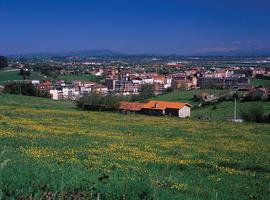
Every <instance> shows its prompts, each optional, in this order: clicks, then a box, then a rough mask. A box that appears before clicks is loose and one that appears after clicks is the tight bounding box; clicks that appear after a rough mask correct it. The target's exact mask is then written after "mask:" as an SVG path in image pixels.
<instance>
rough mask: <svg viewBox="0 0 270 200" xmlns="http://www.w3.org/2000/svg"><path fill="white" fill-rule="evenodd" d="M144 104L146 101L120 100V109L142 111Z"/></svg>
mask: <svg viewBox="0 0 270 200" xmlns="http://www.w3.org/2000/svg"><path fill="white" fill-rule="evenodd" d="M143 105H144V103H138V102H127V101H122V102H120V105H119V109H121V110H130V111H140V110H141V109H142V107H143Z"/></svg>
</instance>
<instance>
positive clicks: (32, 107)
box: [0, 94, 270, 200]
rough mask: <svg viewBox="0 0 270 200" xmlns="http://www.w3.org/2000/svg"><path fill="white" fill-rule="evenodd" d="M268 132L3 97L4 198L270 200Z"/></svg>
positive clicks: (0, 166)
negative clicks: (80, 108)
mask: <svg viewBox="0 0 270 200" xmlns="http://www.w3.org/2000/svg"><path fill="white" fill-rule="evenodd" d="M269 130H270V124H253V123H246V124H232V123H227V122H220V121H217V122H210V121H196V120H181V119H176V118H166V117H148V116H143V115H121V114H118V113H102V112H85V111H78V110H76V109H75V108H74V105H73V104H72V103H70V102H54V101H51V100H47V99H40V98H32V97H21V96H15V95H6V94H0V148H1V150H0V151H1V154H0V199H5V198H10V199H14V198H15V199H29V198H35V199H40V198H44V199H46V198H50V197H52V198H57V199H59V198H60V199H61V198H62V199H64V198H66V197H70V198H71V199H72V198H77V199H97V198H99V199H162V200H163V199H205V200H208V199H269V198H270V181H269V180H270V131H269Z"/></svg>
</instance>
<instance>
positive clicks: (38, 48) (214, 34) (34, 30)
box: [0, 0, 270, 54]
mask: <svg viewBox="0 0 270 200" xmlns="http://www.w3.org/2000/svg"><path fill="white" fill-rule="evenodd" d="M269 10H270V1H269V0H0V25H1V26H0V27H1V28H0V54H16V53H32V52H58V51H71V50H89V49H111V50H114V51H118V52H124V53H162V54H163V53H164V54H169V53H175V54H196V53H200V52H211V51H220V52H225V51H230V50H239V49H250V48H253V49H254V48H255V49H260V48H269V47H270V37H269V36H270V12H269Z"/></svg>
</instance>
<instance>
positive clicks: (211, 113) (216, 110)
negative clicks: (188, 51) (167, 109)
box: [153, 89, 270, 120]
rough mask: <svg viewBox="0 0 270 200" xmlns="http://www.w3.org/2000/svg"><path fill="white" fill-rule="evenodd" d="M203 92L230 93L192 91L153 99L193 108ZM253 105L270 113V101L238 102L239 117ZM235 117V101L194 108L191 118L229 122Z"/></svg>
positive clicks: (209, 91)
mask: <svg viewBox="0 0 270 200" xmlns="http://www.w3.org/2000/svg"><path fill="white" fill-rule="evenodd" d="M203 92H208V93H209V94H214V95H216V96H219V95H222V94H226V93H228V92H229V91H226V90H211V89H209V90H207V89H206V90H205V89H198V90H190V91H175V92H171V93H168V94H164V95H160V96H157V97H155V98H153V99H155V100H162V101H181V102H187V103H190V104H191V105H193V106H196V105H198V104H199V103H200V102H199V101H194V100H193V96H194V95H196V94H200V93H203ZM253 105H259V106H261V107H263V109H264V111H265V114H268V113H270V102H269V101H266V102H264V101H252V102H239V101H238V102H237V116H238V117H240V112H241V110H245V109H247V108H249V107H251V106H253ZM233 115H234V101H223V102H219V103H217V104H215V106H213V105H209V106H205V107H202V108H193V109H192V112H191V118H193V119H198V118H201V119H209V120H228V119H232V118H233Z"/></svg>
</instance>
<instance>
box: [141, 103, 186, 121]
mask: <svg viewBox="0 0 270 200" xmlns="http://www.w3.org/2000/svg"><path fill="white" fill-rule="evenodd" d="M190 110H191V105H190V104H188V103H182V102H169V101H149V102H148V103H146V104H144V106H143V107H142V113H144V114H147V115H155V116H162V115H163V116H164V115H166V116H171V117H180V118H186V117H190Z"/></svg>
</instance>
